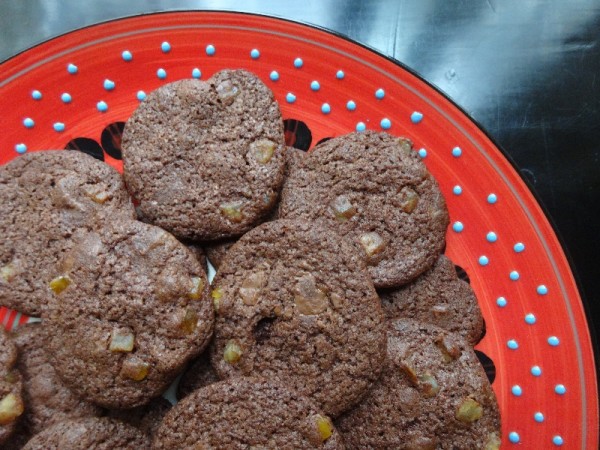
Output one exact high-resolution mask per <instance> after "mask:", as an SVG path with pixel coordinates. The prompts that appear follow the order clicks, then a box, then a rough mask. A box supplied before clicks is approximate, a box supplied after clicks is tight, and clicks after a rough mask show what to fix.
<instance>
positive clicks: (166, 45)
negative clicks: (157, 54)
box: [160, 41, 171, 53]
mask: <svg viewBox="0 0 600 450" xmlns="http://www.w3.org/2000/svg"><path fill="white" fill-rule="evenodd" d="M160 49H161V50H162V51H163V53H169V52H170V51H171V44H169V43H168V42H167V41H165V42H163V43H162V44H160Z"/></svg>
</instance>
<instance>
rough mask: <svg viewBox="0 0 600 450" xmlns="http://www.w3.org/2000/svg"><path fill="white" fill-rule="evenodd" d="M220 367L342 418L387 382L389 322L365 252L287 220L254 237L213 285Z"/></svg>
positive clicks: (244, 241)
mask: <svg viewBox="0 0 600 450" xmlns="http://www.w3.org/2000/svg"><path fill="white" fill-rule="evenodd" d="M212 287H213V291H212V297H213V299H214V300H215V309H216V311H217V318H216V321H215V337H214V340H213V343H212V345H211V362H212V366H213V367H214V369H215V370H216V372H217V374H218V375H219V376H220V377H221V378H226V377H231V376H240V375H244V376H247V375H256V376H262V377H265V378H267V379H269V380H273V381H277V382H280V383H282V384H284V385H285V386H288V387H290V388H292V389H296V390H297V391H298V392H299V393H301V394H302V395H305V396H306V397H309V398H311V399H313V400H314V401H315V402H316V403H317V404H318V405H319V406H320V407H321V408H322V409H323V410H324V411H325V412H326V413H327V414H329V415H331V416H337V415H339V414H340V413H341V412H342V411H344V410H346V409H348V408H350V407H352V406H353V405H354V404H356V403H357V402H358V401H359V400H360V399H361V397H362V396H363V395H364V393H365V392H366V391H367V389H368V388H369V387H370V385H371V384H372V383H373V382H374V381H375V380H376V379H377V377H378V375H379V373H380V371H381V368H382V366H383V360H384V357H385V343H386V337H385V319H384V316H383V312H382V310H381V304H380V301H379V298H378V297H377V293H376V292H375V289H374V288H373V284H372V282H371V280H370V278H369V275H368V273H367V271H366V268H365V265H364V262H363V260H362V258H361V255H360V254H359V253H358V252H357V251H356V250H355V249H354V248H353V247H352V246H351V245H350V244H349V243H347V242H346V241H345V240H343V239H342V238H341V237H340V236H339V235H338V234H337V233H335V232H333V231H331V230H329V229H328V228H324V227H321V226H318V225H315V224H312V223H308V222H304V221H293V220H277V221H274V222H267V223H264V224H262V225H260V226H258V227H257V228H255V229H253V230H252V231H250V232H248V233H246V234H245V235H244V236H243V237H242V238H241V239H240V240H239V241H238V242H237V243H236V244H235V245H234V246H233V247H232V248H231V249H230V250H229V252H228V253H227V256H226V258H225V261H223V264H222V265H221V267H220V268H219V272H218V273H217V275H216V277H215V280H214V281H213V286H212Z"/></svg>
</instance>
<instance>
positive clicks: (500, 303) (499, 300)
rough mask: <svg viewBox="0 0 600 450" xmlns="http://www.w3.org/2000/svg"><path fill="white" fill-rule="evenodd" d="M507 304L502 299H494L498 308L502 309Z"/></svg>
mask: <svg viewBox="0 0 600 450" xmlns="http://www.w3.org/2000/svg"><path fill="white" fill-rule="evenodd" d="M507 303H508V302H507V301H506V299H505V298H504V297H498V298H497V299H496V305H498V306H499V307H500V308H504V307H505V306H506V304H507Z"/></svg>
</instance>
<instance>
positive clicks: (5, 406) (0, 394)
mask: <svg viewBox="0 0 600 450" xmlns="http://www.w3.org/2000/svg"><path fill="white" fill-rule="evenodd" d="M16 362H17V348H16V346H15V344H14V342H12V340H11V339H10V337H9V336H8V334H7V333H6V332H5V331H4V328H2V327H0V446H2V444H3V443H5V442H8V439H9V438H10V437H11V435H12V434H13V433H14V432H15V430H16V429H17V426H18V423H19V420H20V418H21V415H22V414H23V411H24V407H25V406H24V402H23V395H22V389H23V384H22V381H21V374H20V373H19V371H18V370H17V369H16V368H15V364H16Z"/></svg>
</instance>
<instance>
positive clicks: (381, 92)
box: [375, 88, 385, 100]
mask: <svg viewBox="0 0 600 450" xmlns="http://www.w3.org/2000/svg"><path fill="white" fill-rule="evenodd" d="M383 97H385V91H384V90H383V89H381V88H379V89H377V90H376V91H375V98H376V99H378V100H381V99H382V98H383Z"/></svg>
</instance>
